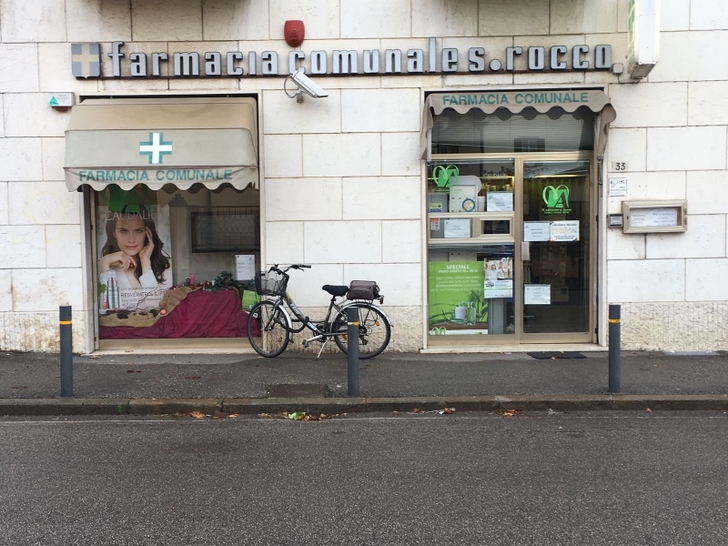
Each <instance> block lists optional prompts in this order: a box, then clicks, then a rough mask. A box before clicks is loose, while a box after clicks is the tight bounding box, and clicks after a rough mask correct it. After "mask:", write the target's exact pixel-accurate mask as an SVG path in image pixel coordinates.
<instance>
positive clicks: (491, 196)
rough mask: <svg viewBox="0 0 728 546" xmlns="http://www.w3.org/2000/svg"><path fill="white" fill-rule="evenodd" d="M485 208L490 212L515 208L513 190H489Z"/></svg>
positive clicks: (508, 210) (507, 210)
mask: <svg viewBox="0 0 728 546" xmlns="http://www.w3.org/2000/svg"><path fill="white" fill-rule="evenodd" d="M485 210H487V211H488V212H502V211H505V212H510V211H512V210H513V192H512V191H489V192H488V193H487V194H486V196H485Z"/></svg>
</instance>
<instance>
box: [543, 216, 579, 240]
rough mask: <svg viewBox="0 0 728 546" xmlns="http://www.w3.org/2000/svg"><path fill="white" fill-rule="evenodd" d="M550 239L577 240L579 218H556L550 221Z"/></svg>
mask: <svg viewBox="0 0 728 546" xmlns="http://www.w3.org/2000/svg"><path fill="white" fill-rule="evenodd" d="M549 240H550V241H553V242H556V243H563V242H569V241H578V240H579V220H558V221H556V222H551V237H550V238H549Z"/></svg>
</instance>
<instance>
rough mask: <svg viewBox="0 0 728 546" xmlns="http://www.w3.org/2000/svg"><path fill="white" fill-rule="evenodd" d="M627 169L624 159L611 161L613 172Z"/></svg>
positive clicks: (627, 165)
mask: <svg viewBox="0 0 728 546" xmlns="http://www.w3.org/2000/svg"><path fill="white" fill-rule="evenodd" d="M627 170H629V163H627V162H626V161H612V171H613V172H623V171H627Z"/></svg>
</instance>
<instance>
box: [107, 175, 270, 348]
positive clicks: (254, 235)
mask: <svg viewBox="0 0 728 546" xmlns="http://www.w3.org/2000/svg"><path fill="white" fill-rule="evenodd" d="M258 194H259V192H258V190H257V189H255V188H253V187H252V186H249V187H248V188H246V189H245V190H238V189H234V188H233V187H232V186H229V185H221V186H219V187H218V188H216V189H214V190H210V189H208V188H206V187H204V186H202V185H201V184H196V185H193V186H192V187H190V188H189V189H188V190H181V189H178V188H177V187H175V186H172V185H167V186H164V187H163V188H162V189H161V190H158V191H152V190H150V189H149V188H148V187H147V186H144V185H141V184H139V185H137V186H135V187H134V188H133V189H131V190H124V189H121V188H120V187H119V186H117V185H114V184H110V185H108V186H107V187H106V188H105V189H104V190H102V191H97V192H94V195H93V197H94V198H93V219H94V227H95V229H94V230H93V232H94V233H95V240H94V247H95V256H96V262H95V264H94V268H95V278H96V279H97V309H98V333H99V339H100V340H110V339H162V338H220V337H225V338H228V337H233V338H234V337H245V335H246V330H245V329H246V324H247V312H246V310H247V308H248V307H249V306H250V305H252V304H253V303H254V302H255V300H256V295H255V290H254V277H255V272H256V271H257V267H258V266H257V264H259V263H260V235H259V233H260V204H259V195H258Z"/></svg>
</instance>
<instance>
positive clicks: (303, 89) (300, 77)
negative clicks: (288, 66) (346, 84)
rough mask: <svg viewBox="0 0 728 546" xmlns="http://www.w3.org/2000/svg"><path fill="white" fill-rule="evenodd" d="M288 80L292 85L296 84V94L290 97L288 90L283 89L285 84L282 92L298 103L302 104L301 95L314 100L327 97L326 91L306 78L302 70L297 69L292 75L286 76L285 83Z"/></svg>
mask: <svg viewBox="0 0 728 546" xmlns="http://www.w3.org/2000/svg"><path fill="white" fill-rule="evenodd" d="M289 79H290V80H292V81H293V83H295V84H296V86H297V87H298V92H297V93H295V94H294V95H290V94H289V93H288V90H287V89H285V84H284V90H285V91H286V95H288V96H289V97H291V98H293V97H296V100H297V101H298V102H303V93H306V94H307V95H309V96H311V97H313V98H315V99H320V98H323V97H328V96H329V94H328V93H327V92H326V91H324V90H323V89H322V88H321V86H319V85H317V84H316V82H314V81H313V80H312V79H311V78H309V77H308V76H306V74H304V72H303V69H302V68H299V69H297V70H296V71H295V72H294V73H293V74H291V75H290V76H288V78H286V81H288V80H289Z"/></svg>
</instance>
